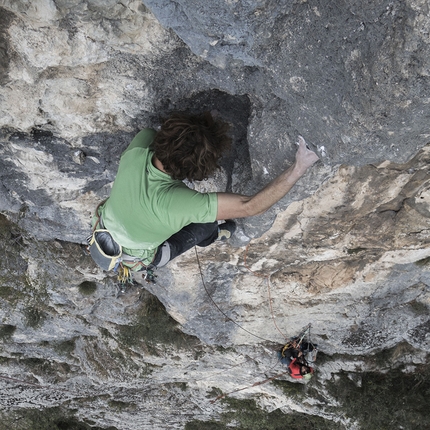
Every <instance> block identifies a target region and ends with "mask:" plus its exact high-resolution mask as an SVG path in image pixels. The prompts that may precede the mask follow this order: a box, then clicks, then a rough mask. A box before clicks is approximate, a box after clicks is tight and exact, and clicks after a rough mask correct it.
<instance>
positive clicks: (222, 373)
mask: <svg viewBox="0 0 430 430" xmlns="http://www.w3.org/2000/svg"><path fill="white" fill-rule="evenodd" d="M429 16H430V15H429V10H428V4H427V2H425V1H421V0H413V1H412V0H408V1H388V0H387V1H386V0H378V1H373V2H356V1H354V0H345V1H344V2H342V4H341V5H340V4H339V3H338V2H320V1H318V0H315V1H306V0H304V1H303V0H300V1H289V2H279V1H272V0H252V1H247V2H238V1H226V0H217V1H213V2H201V1H194V0H175V1H172V0H144V1H143V3H142V2H141V1H138V0H125V1H122V2H115V1H111V0H109V1H106V0H103V1H101V0H81V1H75V2H70V1H68V0H55V1H52V0H36V1H31V2H27V1H21V0H3V1H2V2H1V6H0V60H1V61H0V84H1V86H0V155H1V156H0V180H1V181H0V212H1V215H0V237H1V240H0V248H1V250H0V252H1V254H2V258H1V259H0V303H1V305H0V341H1V342H2V349H1V353H0V386H1V390H0V398H1V404H2V405H4V409H3V410H2V411H1V414H3V415H4V416H3V415H2V418H4V419H3V421H2V423H4V425H6V428H13V427H12V425H19V426H21V427H19V428H18V430H20V429H21V428H22V429H28V428H36V426H35V424H34V423H35V422H37V423H38V425H39V427H40V425H42V424H43V425H45V427H46V428H49V429H52V428H65V425H69V426H71V425H75V426H77V425H81V427H82V426H87V427H89V426H91V427H92V428H98V429H102V428H103V429H105V428H110V429H124V430H125V429H127V430H130V429H131V430H133V429H136V430H137V429H139V430H142V429H164V428H169V429H174V428H178V429H183V428H187V429H188V430H190V429H194V428H198V429H204V428H205V424H204V422H209V424H208V426H209V427H207V428H215V427H210V426H211V425H212V424H213V425H220V426H221V425H224V426H230V427H234V426H236V427H240V426H242V428H265V427H264V426H267V425H268V424H267V423H268V422H269V423H273V426H274V427H273V428H277V427H276V424H275V423H276V417H278V418H279V419H280V420H281V419H282V420H283V421H282V423H283V424H282V425H285V423H287V421H286V420H288V419H289V418H288V417H293V418H292V419H296V418H297V419H299V420H300V419H302V420H303V419H304V417H306V418H305V419H306V420H314V421H308V422H309V423H312V424H313V425H314V428H347V429H359V428H372V427H371V425H370V424H369V422H368V421H366V420H368V419H369V418H368V417H369V416H372V419H375V420H377V419H380V420H381V421H375V422H372V425H373V426H374V427H373V428H383V426H384V425H386V424H387V422H386V420H385V421H384V419H385V418H384V417H383V416H382V415H381V417H380V418H378V414H376V413H368V414H364V415H363V414H361V412H362V411H365V412H366V411H368V409H366V408H371V407H372V406H370V405H369V404H371V405H376V406H375V407H377V408H379V409H378V410H381V408H382V410H385V409H383V407H382V406H381V405H380V404H378V403H377V401H378V399H380V398H385V394H384V393H386V391H387V390H391V391H390V392H394V391H395V392H396V393H397V396H398V397H393V398H395V401H393V402H392V405H397V406H399V405H403V406H401V407H400V406H399V407H397V406H396V407H395V408H394V409H395V411H394V410H393V411H391V410H390V409H389V408H388V409H386V410H387V414H388V415H389V416H390V417H395V419H396V420H397V421H396V422H397V423H398V425H399V426H400V425H402V426H403V428H408V427H407V426H408V425H410V423H411V422H414V429H417V428H420V427H419V426H418V424H416V421H413V419H412V418H411V416H410V415H408V413H409V411H411V414H412V412H414V413H416V414H418V416H420V417H422V419H421V422H427V421H426V417H425V416H424V415H423V414H424V412H423V410H424V409H425V408H421V409H420V408H419V407H418V406H419V398H420V397H419V396H420V395H421V394H420V393H421V391H419V390H422V392H423V393H425V392H426V390H428V389H429V388H428V378H429V374H428V370H426V369H428V353H429V351H430V344H429V342H430V337H429V336H430V335H429V327H430V325H429V317H428V314H429V306H430V295H429V285H430V274H429V257H430V249H429V238H430V222H429V220H430V185H429V184H430V175H429V173H430V170H429V165H430V164H429V161H430V147H429V144H428V142H429V136H430V132H429V112H430V109H429V98H428V94H429V93H430V79H429V70H430V64H429V61H430V60H429V59H430V46H429V45H430V39H429V32H428V28H429V25H430V22H429ZM172 110H189V111H195V112H199V111H202V110H216V111H218V114H219V115H220V116H221V118H223V119H224V120H226V121H228V122H230V123H231V125H232V128H231V133H232V137H233V141H234V145H233V148H232V150H231V152H230V153H229V154H226V156H225V157H224V158H223V160H222V170H221V171H220V172H219V173H217V175H215V177H214V178H210V179H209V180H208V181H203V182H201V183H195V184H192V186H193V187H195V188H196V189H197V190H200V191H217V190H218V191H225V190H227V191H233V192H238V193H243V194H251V193H254V192H256V191H257V190H259V189H261V188H262V187H263V186H264V185H265V184H267V183H268V182H269V181H270V180H271V179H273V178H275V177H276V176H277V175H278V174H279V173H280V172H281V171H282V170H283V169H284V168H286V167H287V166H288V165H290V164H291V163H292V162H293V161H294V154H295V145H294V143H295V141H296V139H297V136H298V135H299V134H301V135H303V136H304V137H305V139H306V140H307V141H308V142H309V145H310V146H311V147H312V148H313V149H315V151H316V152H317V153H318V154H319V156H320V158H321V161H320V162H318V163H317V164H316V165H315V166H314V167H313V168H312V170H311V171H309V172H308V173H307V175H306V176H305V177H304V178H302V179H301V180H300V181H299V183H297V184H296V185H295V187H294V188H293V190H292V191H291V193H289V194H288V195H287V196H286V197H285V198H284V199H282V200H281V201H280V202H279V203H278V204H276V205H275V206H274V207H273V208H272V209H271V210H269V211H268V212H267V213H266V214H264V215H261V216H258V217H254V218H250V219H244V220H240V221H239V222H238V224H239V226H238V230H237V232H236V234H235V236H234V238H233V239H232V240H230V241H229V242H225V243H217V244H214V245H213V246H211V247H209V248H206V249H196V250H192V251H190V252H188V253H187V254H185V255H183V256H181V257H180V258H178V259H177V260H175V261H173V262H172V263H171V264H169V265H168V266H167V267H165V268H163V269H161V270H159V271H158V272H157V282H156V283H155V284H147V283H146V282H144V281H143V279H142V278H141V276H140V275H137V276H136V281H137V283H136V284H135V285H133V286H129V287H128V288H126V290H125V291H120V289H119V288H118V286H117V281H116V277H115V275H112V274H106V273H104V272H102V271H101V270H99V269H98V268H97V267H96V266H95V265H94V263H93V262H92V260H91V259H90V258H89V257H88V255H87V254H86V252H85V247H84V246H83V244H84V243H85V238H86V236H87V235H88V233H89V222H90V219H91V216H92V214H93V212H94V209H95V207H96V206H97V204H98V203H99V202H100V201H102V200H103V199H104V198H106V197H108V195H109V190H110V187H111V185H112V183H113V181H114V179H115V175H116V169H117V166H118V162H119V158H120V155H121V153H122V151H123V150H124V149H125V148H126V146H127V145H128V143H129V142H130V140H131V139H132V137H133V136H134V134H135V133H136V132H137V131H138V130H140V129H141V128H143V127H157V126H158V125H159V124H160V119H161V118H162V117H163V116H165V115H167V114H168V113H169V112H171V111H172ZM165 309H166V310H167V312H168V313H166V312H165ZM309 323H311V325H312V326H311V336H312V340H313V341H314V342H315V343H317V344H318V346H319V350H320V353H319V359H318V360H317V362H316V363H315V368H316V370H317V372H316V376H315V378H313V379H312V380H311V382H310V384H308V385H304V384H293V383H292V382H291V380H290V379H288V376H287V375H282V376H280V380H275V381H268V382H266V383H264V384H260V382H262V381H264V380H266V379H270V378H272V377H275V376H276V375H279V374H281V373H283V372H285V368H284V367H283V366H282V365H281V364H280V363H277V356H276V351H277V350H278V349H279V347H280V345H282V344H283V343H285V342H286V339H288V338H290V337H291V336H294V335H296V334H298V333H299V332H300V331H301V330H302V329H303V327H306V326H307V325H308V324H309ZM426 363H427V364H426ZM388 370H390V372H389V371H388ZM372 372H379V373H372ZM393 372H397V373H395V374H394V373H393ZM372 375H378V376H377V378H375V379H372ZM391 375H395V376H391ZM422 375H424V376H422ZM369 378H370V383H373V384H374V385H373V386H371V387H370V388H369V390H367V391H366V387H367V386H368V385H366V384H367V383H368V382H366V381H369ZM384 378H385V379H384ZM402 378H404V379H402ZM381 380H383V381H384V383H385V385H384V386H383V387H382V388H381V393H382V394H383V395H379V396H376V395H375V397H376V398H375V401H374V402H373V401H369V399H372V397H371V396H372V393H373V394H375V393H378V391H377V388H375V387H379V385H377V384H378V383H379V382H380V381H381ZM378 381H379V382H378ZM370 383H369V384H370ZM390 384H392V385H390ZM369 386H370V385H369ZM246 387H248V388H247V389H244V390H241V391H238V390H239V389H240V388H246ZM387 387H388V388H387ZM393 387H394V388H393ZM399 387H400V388H399ZM402 387H403V388H402ZM392 388H393V389H392ZM348 390H349V391H348ZM354 390H355V391H354ZM384 390H385V391H384ZM402 390H405V391H402ZM233 391H237V392H236V393H235V394H232V395H231V396H230V397H229V398H227V400H223V401H221V400H220V401H216V402H213V403H211V400H214V399H216V398H217V396H220V395H221V392H222V393H225V394H226V393H230V392H233ZM343 393H345V394H344V396H343V397H342V395H343ZM351 393H352V394H351ZM410 393H417V397H414V398H413V399H414V402H415V403H414V404H413V405H412V404H409V403H408V401H409V399H410V396H411V394H410ZM393 396H394V394H393ZM402 396H403V397H402ZM351 397H352V398H355V399H356V400H357V404H358V406H357V407H356V409H353V408H352V406H351V405H350V404H349V403H348V401H347V400H346V399H347V398H351ZM361 398H363V405H365V406H364V407H362V408H361V410H362V411H361V412H360V407H359V405H360V403H359V401H360V399H361ZM365 399H367V400H366V401H365ZM235 402H236V403H235ZM396 402H397V403H396ZM245 405H248V406H250V407H251V410H252V414H253V415H252V417H254V420H253V424H252V425H254V427H250V424H249V421H247V422H245V421H242V419H243V418H242V417H241V415H240V414H239V412H238V411H239V410H244V408H245ZM405 405H406V406H405ZM417 405H418V406H417ZM384 407H385V406H384ZM348 408H349V409H348ZM351 408H352V409H351ZM402 408H403V409H402ZM414 408H415V409H414ZM39 410H40V411H42V410H43V413H39V412H38V411H39ZM369 410H370V409H369ZM234 411H236V412H234ZM256 411H259V412H256ZM397 411H402V414H400V412H399V413H398V412H397ZM258 414H260V415H258ZM277 414H280V415H277ZM300 414H301V415H300ZM303 414H306V415H303ZM360 414H361V415H360ZM420 414H421V415H420ZM42 417H43V418H42ZM42 419H43V420H45V421H43V423H42V421H40V420H42ZM390 419H391V418H390ZM414 419H415V418H414ZM259 420H260V421H259ZM17 423H18V424H17ZM381 423H383V424H381ZM60 424H61V425H62V426H63V427H61V426H60ZM55 426H56V427H55ZM82 428H84V427H82ZM217 428H218V427H217ZM220 428H221V427H220ZM291 428H294V427H291Z"/></svg>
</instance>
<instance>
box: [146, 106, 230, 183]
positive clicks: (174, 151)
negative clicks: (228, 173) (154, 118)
mask: <svg viewBox="0 0 430 430" xmlns="http://www.w3.org/2000/svg"><path fill="white" fill-rule="evenodd" d="M229 128H230V127H229V125H228V124H227V123H225V122H222V121H220V120H218V119H214V118H213V117H212V115H211V114H210V113H209V112H205V113H202V114H199V115H189V114H184V113H174V114H172V115H171V116H170V117H169V118H168V119H167V120H165V121H164V123H163V125H162V126H161V129H160V131H159V132H158V133H157V134H156V136H155V139H154V150H155V156H156V157H157V158H158V160H159V161H160V162H161V164H162V165H163V168H164V170H165V171H166V173H168V174H169V175H170V176H171V177H172V178H173V179H179V180H183V179H188V180H190V181H192V180H197V181H201V180H203V179H206V178H208V177H209V176H210V175H211V174H213V173H214V172H215V170H216V169H219V167H220V166H219V165H218V161H219V159H220V157H221V155H222V153H223V152H224V151H225V150H227V149H229V148H230V145H231V138H230V137H229V136H228V135H227V131H228V129H229Z"/></svg>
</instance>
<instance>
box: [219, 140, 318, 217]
mask: <svg viewBox="0 0 430 430" xmlns="http://www.w3.org/2000/svg"><path fill="white" fill-rule="evenodd" d="M298 145H299V146H298V149H297V153H296V159H295V161H294V164H293V165H292V166H290V167H289V168H288V169H287V170H285V171H284V172H282V173H281V174H280V175H279V176H278V177H277V178H275V179H274V180H273V181H272V182H270V183H269V184H268V185H266V186H265V187H264V188H263V189H262V190H261V191H259V192H258V193H257V194H255V195H253V196H244V195H241V194H232V193H218V213H217V219H218V220H225V219H232V218H244V217H249V216H253V215H259V214H262V213H264V212H266V211H267V210H268V209H269V208H270V207H271V206H273V205H274V204H275V203H276V202H278V201H279V200H281V199H282V197H284V196H285V195H286V194H287V193H288V191H290V190H291V188H292V187H293V185H294V184H295V183H296V182H297V181H298V180H299V179H300V178H301V177H302V176H303V175H304V174H305V173H306V171H307V170H308V169H309V167H311V166H312V165H313V164H314V163H315V162H317V161H318V159H319V158H318V156H317V154H315V152H313V151H311V150H310V149H308V148H307V146H306V142H305V140H304V139H303V137H301V136H300V137H299V142H298Z"/></svg>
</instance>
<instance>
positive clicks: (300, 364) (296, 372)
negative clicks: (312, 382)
mask: <svg viewBox="0 0 430 430" xmlns="http://www.w3.org/2000/svg"><path fill="white" fill-rule="evenodd" d="M288 373H289V374H290V376H291V377H292V378H294V379H311V378H312V374H313V373H314V369H313V368H312V367H310V366H309V365H308V364H307V363H306V361H305V360H304V359H303V358H302V357H297V358H293V359H292V361H291V363H290V364H289V365H288Z"/></svg>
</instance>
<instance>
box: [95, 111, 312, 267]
mask: <svg viewBox="0 0 430 430" xmlns="http://www.w3.org/2000/svg"><path fill="white" fill-rule="evenodd" d="M228 128H229V127H228V125H227V124H226V123H224V122H222V121H221V120H219V119H217V118H214V117H213V116H212V115H211V114H210V113H209V112H206V113H203V114H198V115H189V114H184V113H177V114H173V115H171V116H170V117H169V118H168V119H167V120H165V121H164V123H163V124H162V126H161V128H160V130H159V131H158V132H156V131H155V130H152V129H143V130H142V131H140V132H139V133H138V134H137V135H136V136H135V137H134V139H133V140H132V142H131V143H130V145H129V146H128V148H127V149H126V150H125V151H124V152H123V154H122V155H121V159H120V163H119V168H118V173H117V176H116V179H115V181H114V184H113V187H112V191H111V194H110V197H109V198H108V199H107V200H106V202H105V203H104V204H102V205H101V206H100V207H99V208H98V215H99V217H100V218H99V221H100V225H101V226H102V227H103V228H105V229H106V230H108V231H109V233H110V234H111V236H112V237H113V239H114V240H115V241H116V242H117V243H118V244H120V245H121V246H122V250H123V252H124V253H125V254H128V255H130V256H133V257H134V258H137V259H139V260H140V262H141V264H142V267H143V268H144V269H146V268H148V267H150V268H157V267H162V266H164V265H165V264H167V263H168V262H169V261H170V260H172V259H173V258H175V257H177V256H178V255H180V254H182V253H183V252H185V251H187V250H189V249H190V248H192V247H194V246H195V245H197V246H208V245H210V244H211V243H213V242H214V241H216V240H217V239H218V240H225V239H228V238H229V237H230V236H231V235H232V234H233V233H234V231H235V228H236V224H235V222H234V221H233V219H234V218H242V217H249V216H253V215H257V214H261V213H263V212H265V211H266V210H267V209H269V208H270V207H271V206H272V205H274V204H275V203H276V202H277V201H279V200H280V199H281V198H282V197H284V196H285V194H287V193H288V191H289V190H290V189H291V188H292V187H293V185H294V184H295V183H296V182H297V181H298V179H299V178H301V177H302V176H303V175H304V174H305V172H306V171H307V170H308V168H309V167H311V166H312V165H313V164H314V163H315V162H316V161H317V160H318V156H317V155H316V154H315V153H314V152H313V151H311V150H310V149H308V148H307V146H306V142H305V141H304V139H303V138H301V137H299V141H298V149H297V153H296V157H295V161H294V163H293V164H292V165H291V166H290V167H289V168H288V169H286V170H285V171H284V172H282V173H281V174H280V175H279V176H278V177H277V178H275V179H274V180H273V181H272V182H270V183H269V184H268V185H267V186H266V187H264V188H263V189H262V190H261V191H259V192H257V193H256V194H255V195H252V196H245V195H241V194H234V193H225V192H218V193H215V192H211V193H200V192H197V191H195V190H192V189H190V188H188V187H187V186H186V185H185V183H184V182H183V180H184V179H187V180H188V181H193V180H199V181H200V180H203V179H205V178H208V177H209V176H210V175H212V174H213V173H214V172H215V171H216V170H217V169H218V168H219V165H218V161H219V159H220V158H221V155H222V153H223V152H224V151H226V150H227V149H228V148H229V146H230V143H231V139H230V138H229V136H228ZM218 221H224V222H222V223H218Z"/></svg>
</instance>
